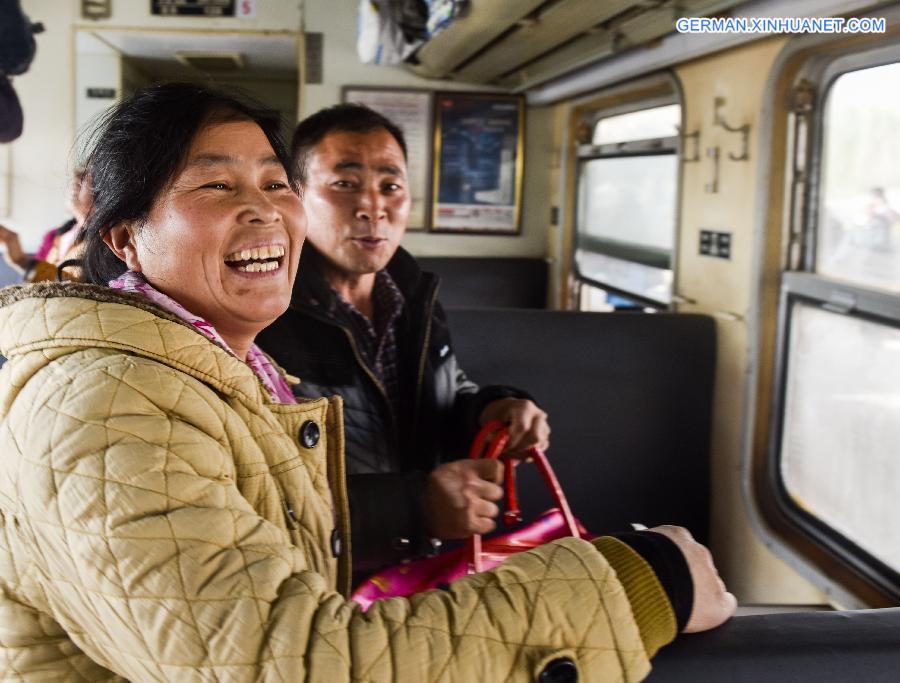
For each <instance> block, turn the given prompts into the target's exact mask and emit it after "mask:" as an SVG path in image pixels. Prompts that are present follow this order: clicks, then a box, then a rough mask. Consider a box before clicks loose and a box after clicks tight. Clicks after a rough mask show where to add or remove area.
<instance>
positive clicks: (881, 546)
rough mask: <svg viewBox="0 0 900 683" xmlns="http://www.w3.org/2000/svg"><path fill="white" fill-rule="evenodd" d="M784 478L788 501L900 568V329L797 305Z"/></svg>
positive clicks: (784, 437) (793, 321)
mask: <svg viewBox="0 0 900 683" xmlns="http://www.w3.org/2000/svg"><path fill="white" fill-rule="evenodd" d="M790 326H791V339H790V349H789V354H790V357H791V358H792V359H793V361H792V362H791V364H790V367H789V370H788V376H787V383H786V396H785V407H784V410H785V426H784V433H783V435H782V446H781V448H782V458H781V470H782V476H783V478H784V484H785V487H786V489H787V493H788V495H790V496H791V498H792V499H793V501H794V502H795V504H796V505H797V506H798V507H801V508H803V509H804V510H806V511H807V512H808V513H809V514H811V515H814V516H815V517H816V518H818V519H820V520H822V521H823V522H824V523H825V524H827V525H828V526H829V527H831V528H833V529H835V530H836V531H838V532H839V533H840V534H841V535H842V536H844V537H845V538H852V539H854V541H855V543H856V544H857V545H859V546H860V547H861V548H862V549H863V550H865V551H866V552H868V553H870V554H871V555H872V556H873V557H875V558H877V559H878V560H879V561H881V562H883V563H884V564H886V565H888V566H890V567H893V568H895V569H900V535H898V534H896V533H894V532H893V529H894V524H895V523H896V519H895V515H894V514H892V511H893V510H895V509H896V496H897V492H898V491H900V463H898V462H897V452H896V447H897V444H900V391H898V387H900V329H898V328H895V327H889V326H886V325H881V324H878V323H874V322H871V321H869V320H866V319H863V318H859V317H854V316H849V315H843V314H840V313H834V312H831V311H828V310H823V309H822V308H820V307H818V306H811V305H809V304H806V303H796V304H795V305H794V306H793V307H792V311H791V322H790Z"/></svg>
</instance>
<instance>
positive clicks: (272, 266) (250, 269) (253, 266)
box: [237, 261, 278, 273]
mask: <svg viewBox="0 0 900 683" xmlns="http://www.w3.org/2000/svg"><path fill="white" fill-rule="evenodd" d="M277 268H278V261H262V262H259V261H256V262H254V263H248V264H247V265H246V266H238V267H237V269H238V270H240V271H243V272H245V273H265V272H267V271H270V270H276V269H277Z"/></svg>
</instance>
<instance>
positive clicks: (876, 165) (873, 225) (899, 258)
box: [816, 64, 900, 292]
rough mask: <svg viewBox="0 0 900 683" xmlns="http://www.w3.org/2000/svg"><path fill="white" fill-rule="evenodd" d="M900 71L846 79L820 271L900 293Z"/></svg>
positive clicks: (825, 154) (827, 136)
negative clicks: (899, 131)
mask: <svg viewBox="0 0 900 683" xmlns="http://www.w3.org/2000/svg"><path fill="white" fill-rule="evenodd" d="M898 130H900V64H889V65H887V66H878V67H873V68H868V69H862V70H859V71H853V72H850V73H846V74H843V75H842V76H840V77H839V78H838V79H837V80H836V81H835V82H834V84H833V85H832V87H831V89H830V90H829V93H828V98H827V102H826V108H825V118H824V123H823V147H822V179H821V183H822V184H821V188H822V190H821V206H820V211H819V220H818V240H817V255H816V271H817V272H818V273H820V274H822V275H826V276H830V277H835V278H839V279H841V280H845V281H848V282H852V283H855V284H858V285H861V286H864V287H870V288H877V289H883V290H887V291H892V292H900V164H898V163H897V159H900V135H898V134H897V131H898Z"/></svg>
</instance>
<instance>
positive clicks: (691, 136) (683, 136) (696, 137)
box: [675, 126, 700, 164]
mask: <svg viewBox="0 0 900 683" xmlns="http://www.w3.org/2000/svg"><path fill="white" fill-rule="evenodd" d="M675 128H676V129H677V130H678V137H679V138H680V140H681V161H682V162H683V163H685V164H689V163H691V162H692V161H700V129H699V128H698V129H697V130H695V131H694V132H693V133H682V132H681V126H675ZM688 140H693V141H694V153H693V154H692V155H691V156H690V158H688V157H687V156H686V155H685V153H684V150H685V148H686V147H687V141H688Z"/></svg>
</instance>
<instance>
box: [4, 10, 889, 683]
mask: <svg viewBox="0 0 900 683" xmlns="http://www.w3.org/2000/svg"><path fill="white" fill-rule="evenodd" d="M6 2H9V0H0V4H2V3H6ZM10 4H11V5H14V4H16V3H15V2H11V3H10ZM379 6H380V7H379ZM408 7H416V8H417V11H418V12H419V13H418V14H417V17H418V19H419V20H421V21H420V23H418V24H415V25H412V26H410V24H409V21H408V17H406V19H405V20H404V21H406V23H404V24H403V25H402V26H401V25H400V24H398V20H397V17H398V16H400V13H401V8H408ZM429 7H431V8H432V11H433V12H434V11H436V10H435V9H434V8H437V7H441V8H442V9H441V11H442V12H443V14H442V15H441V16H440V17H437V16H435V15H429V14H428V12H429ZM21 8H22V10H23V11H24V13H25V14H26V15H27V16H28V17H29V19H30V20H31V21H33V22H40V23H41V24H42V29H43V30H42V31H41V32H40V33H36V34H35V36H34V39H35V44H36V52H35V54H34V57H33V60H32V61H31V63H30V66H29V68H28V69H27V70H26V71H25V72H23V73H17V74H15V75H12V77H11V81H10V82H11V85H12V88H14V91H15V93H16V95H17V98H18V101H19V103H20V104H21V109H22V112H23V117H24V123H23V127H22V132H21V135H19V136H18V137H17V139H14V140H12V141H10V142H8V143H6V144H2V145H0V224H2V226H4V227H5V228H9V229H11V230H14V231H16V232H17V233H18V235H19V238H20V239H21V243H22V246H23V248H24V249H25V250H26V251H28V252H36V251H37V250H38V248H39V247H40V243H41V239H42V236H43V235H44V234H45V233H46V232H47V230H48V229H49V228H50V227H51V226H56V225H59V224H61V223H63V221H65V220H66V219H67V218H68V217H69V215H70V214H69V211H68V208H67V203H66V197H65V194H66V192H65V188H66V187H67V183H68V179H69V176H70V174H71V172H72V170H73V167H74V165H75V163H76V160H77V159H78V157H79V154H80V153H82V152H83V150H84V149H85V145H87V144H88V141H89V139H90V131H91V129H92V126H93V125H95V124H96V122H97V121H98V120H99V118H100V117H102V115H103V114H104V113H105V112H107V111H108V110H109V109H110V108H111V107H112V106H114V105H115V104H116V103H117V102H119V101H121V100H122V99H123V98H127V97H129V96H130V95H132V94H133V93H134V92H136V91H137V90H139V89H140V88H142V87H144V86H148V85H153V84H158V83H164V82H168V81H191V82H196V83H202V84H207V85H217V86H219V87H222V88H225V89H229V88H234V89H239V90H241V91H242V92H245V93H248V94H249V95H251V96H253V97H254V98H256V99H257V100H259V101H261V102H263V103H264V104H266V106H268V107H270V108H271V109H273V110H275V111H276V112H277V113H278V115H279V117H280V120H281V122H282V132H283V133H284V134H285V135H286V136H287V137H288V139H289V138H290V135H291V133H292V131H293V129H294V126H295V125H296V123H297V122H298V121H301V120H303V119H304V118H306V117H307V116H309V115H311V114H313V113H315V112H317V111H319V110H320V109H322V108H324V107H329V106H332V105H335V104H338V103H340V102H356V101H358V102H362V103H364V104H367V105H369V106H371V107H372V108H374V109H376V110H378V111H381V112H382V113H384V114H386V115H387V116H388V117H395V120H397V121H398V122H399V123H400V124H401V127H402V128H403V130H404V133H405V134H406V135H407V138H408V143H409V150H410V151H409V155H408V167H409V184H410V193H411V196H412V208H411V211H410V219H409V223H408V227H407V228H406V232H405V235H404V237H403V241H402V246H403V247H404V248H405V249H406V250H407V251H409V252H410V253H411V254H412V255H413V256H414V257H416V259H418V261H419V263H420V265H421V266H422V268H423V269H425V270H427V271H429V272H434V273H437V274H438V275H439V277H440V278H441V284H440V287H439V290H438V298H439V300H440V301H441V302H442V303H443V305H444V307H445V308H446V313H447V317H448V320H449V321H450V324H451V325H452V331H453V341H454V345H455V349H454V350H455V352H456V354H457V355H458V356H459V359H460V362H461V364H462V366H463V367H465V369H466V371H467V373H468V374H469V376H470V377H471V378H472V379H474V380H475V381H476V382H479V383H485V384H490V383H504V384H510V385H514V386H524V387H527V388H528V389H529V391H530V392H531V393H532V394H533V395H534V396H535V397H536V399H537V400H538V401H539V402H540V403H541V404H542V406H543V407H544V408H545V409H546V410H547V411H548V413H549V416H550V417H549V419H550V423H551V425H552V426H553V430H554V431H553V447H552V448H551V450H550V451H549V456H550V458H551V460H552V461H553V462H554V463H556V468H557V473H558V475H559V477H560V483H561V484H562V486H563V488H564V489H566V490H567V491H571V495H570V497H571V503H572V505H573V508H574V512H575V514H576V515H577V516H578V517H579V519H581V520H582V521H583V522H584V523H585V524H586V525H587V526H588V527H589V528H590V529H591V530H592V531H595V532H596V533H607V532H614V531H616V530H617V529H621V528H622V527H627V526H628V525H629V524H630V523H633V522H640V523H642V524H647V525H656V524H664V523H672V524H682V525H684V526H687V527H688V528H689V529H691V531H692V532H693V533H694V535H695V536H696V537H697V538H698V539H700V540H701V541H703V542H704V543H706V544H707V545H708V546H709V548H710V550H711V553H712V555H713V557H714V558H715V562H716V566H717V567H718V569H719V572H720V573H721V575H722V578H723V580H724V582H725V584H726V585H727V586H728V588H729V590H730V591H732V592H733V593H734V594H735V595H736V596H737V598H738V602H739V607H738V613H737V616H735V617H734V618H733V619H732V620H731V621H729V622H728V623H727V624H726V625H725V626H723V627H721V628H720V629H717V630H715V631H711V632H709V633H703V634H697V635H691V636H686V637H684V638H679V639H678V640H677V641H676V642H675V643H674V644H672V645H670V646H668V647H667V648H664V649H663V650H662V652H661V653H660V655H659V657H658V658H657V659H655V660H654V669H653V672H652V673H651V674H650V678H649V679H648V680H654V681H665V680H671V681H682V680H683V681H688V680H702V681H706V680H710V681H712V680H734V681H743V680H765V681H805V680H809V681H838V680H842V681H843V680H847V679H848V678H849V677H851V676H856V677H859V678H860V679H861V680H866V681H888V680H897V675H898V674H897V672H898V671H900V534H898V533H897V531H896V528H895V527H894V523H895V520H896V519H897V518H900V496H898V492H900V465H898V458H897V453H898V452H900V164H898V163H897V159H898V158H900V2H895V1H890V2H886V1H877V0H783V1H775V0H605V1H603V2H600V1H598V0H516V1H515V2H510V0H468V1H467V2H465V1H460V0H456V1H451V0H445V1H444V2H401V1H399V0H398V1H397V2H389V1H388V0H382V1H381V2H368V1H367V2H362V3H359V2H355V1H354V2H350V1H344V2H334V1H333V0H332V1H329V0H302V1H299V0H297V1H294V0H255V1H244V2H219V1H216V0H193V1H187V0H185V1H179V0H171V1H165V0H153V1H141V2H138V1H133V2H132V1H130V0H129V1H128V2H123V1H118V0H21ZM373 8H374V9H373ZM426 19H427V21H426ZM392 22H393V23H392ZM401 29H402V30H401ZM397 117H399V118H397ZM302 268H303V260H302V258H301V262H300V269H301V270H302ZM21 279H22V275H21V273H20V272H19V271H18V270H17V269H16V268H15V267H14V266H11V265H9V264H8V263H7V260H0V285H10V284H14V283H17V282H20V281H21ZM522 495H523V497H525V499H526V501H525V502H526V504H525V508H526V511H529V512H530V513H532V514H537V513H539V512H540V510H541V509H542V508H541V507H540V506H541V505H542V503H543V502H544V501H543V500H542V499H541V498H540V492H539V487H538V486H537V485H536V482H535V481H530V480H528V479H527V478H523V482H522ZM532 496H533V498H534V500H536V501H537V502H533V501H532Z"/></svg>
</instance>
